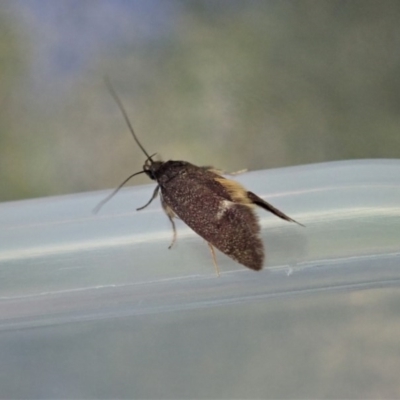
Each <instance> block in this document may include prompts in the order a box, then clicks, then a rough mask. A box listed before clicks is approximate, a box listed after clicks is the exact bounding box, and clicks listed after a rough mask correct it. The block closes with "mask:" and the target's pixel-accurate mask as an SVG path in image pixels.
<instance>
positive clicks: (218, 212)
mask: <svg viewBox="0 0 400 400" xmlns="http://www.w3.org/2000/svg"><path fill="white" fill-rule="evenodd" d="M107 85H108V88H109V91H110V93H111V95H112V97H113V98H114V100H115V102H116V103H117V105H118V107H119V109H120V111H121V113H122V115H123V117H124V119H125V121H126V123H127V125H128V128H129V130H130V132H131V134H132V136H133V139H134V140H135V142H136V144H137V145H138V146H139V148H140V149H141V150H142V152H143V153H144V154H145V156H146V160H145V163H144V165H143V170H142V171H139V172H136V173H134V174H132V175H130V176H129V177H128V178H127V179H125V180H124V181H123V182H122V183H121V184H120V185H119V186H118V187H117V188H116V189H115V190H114V191H113V192H112V193H111V194H110V195H109V196H107V197H106V198H105V199H104V200H103V201H101V202H100V203H99V204H98V205H97V207H96V208H95V209H94V211H95V212H98V211H99V210H100V208H101V207H102V206H103V205H104V204H105V203H106V202H107V201H108V200H110V199H111V197H113V196H114V195H115V194H116V193H117V192H118V190H119V189H121V188H122V186H124V185H125V184H126V183H127V182H128V181H129V180H130V179H131V178H133V177H134V176H136V175H139V174H143V173H144V174H146V175H147V176H148V177H149V178H150V179H152V180H154V181H156V182H157V186H156V187H155V189H154V192H153V195H152V196H151V198H150V200H149V201H148V202H147V203H146V204H145V205H144V206H142V207H139V208H137V210H138V211H139V210H143V209H144V208H146V207H147V206H148V205H150V203H151V202H152V201H153V200H154V199H155V198H156V197H157V196H158V195H159V196H160V198H161V205H162V208H163V210H164V211H165V213H166V215H167V217H168V218H169V220H170V222H171V225H172V230H173V238H172V242H171V244H170V246H169V248H171V247H172V246H173V244H174V243H175V241H176V237H177V233H176V226H175V222H174V218H179V219H181V220H182V221H184V222H185V223H186V225H188V226H189V227H190V228H191V229H192V230H193V231H194V232H196V233H197V234H198V235H199V236H201V237H202V238H203V239H204V240H205V241H206V242H207V243H208V246H209V248H210V251H211V255H212V259H213V263H214V267H215V269H216V272H217V275H219V270H218V265H217V261H216V256H215V250H214V247H215V248H217V249H218V250H220V251H221V252H222V253H224V254H226V255H227V256H229V257H230V258H232V259H233V260H235V261H237V262H238V263H240V264H242V265H244V266H245V267H247V268H250V269H252V270H254V271H259V270H261V269H262V267H263V264H264V258H265V252H264V246H263V243H262V240H261V237H260V225H259V222H258V218H257V215H256V213H255V211H254V208H255V206H258V207H261V208H263V209H264V210H267V211H269V212H271V213H272V214H274V215H276V216H277V217H279V218H282V219H283V220H285V221H288V222H294V223H296V224H298V225H301V226H304V225H302V224H300V223H299V222H297V221H295V220H294V219H292V218H290V217H289V216H287V215H286V214H284V213H283V212H282V211H280V210H278V209H277V208H275V207H274V206H272V205H271V204H269V203H267V202H266V201H265V200H263V199H262V198H260V197H259V196H257V195H256V194H254V193H253V192H250V191H248V190H247V189H246V188H245V187H243V186H242V185H241V184H240V183H238V182H236V181H234V180H231V179H227V178H225V177H224V176H223V175H222V174H221V173H220V172H219V171H218V170H216V169H214V168H213V167H209V166H205V167H199V166H197V165H194V164H191V163H189V162H187V161H172V160H170V161H165V162H164V161H154V160H153V157H154V155H155V154H153V155H149V154H148V153H147V151H146V150H145V148H144V147H143V146H142V144H141V143H140V142H139V140H138V138H137V136H136V134H135V132H134V130H133V127H132V125H131V123H130V121H129V118H128V115H127V113H126V111H125V108H124V106H123V104H122V102H121V101H120V99H119V97H118V96H117V94H116V92H115V91H114V89H113V87H112V86H111V84H110V83H109V82H107Z"/></svg>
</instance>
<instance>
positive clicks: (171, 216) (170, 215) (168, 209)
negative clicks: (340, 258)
mask: <svg viewBox="0 0 400 400" xmlns="http://www.w3.org/2000/svg"><path fill="white" fill-rule="evenodd" d="M161 205H162V208H163V209H164V211H165V214H167V217H168V219H169V220H170V221H171V224H172V231H173V232H174V233H173V236H172V242H171V244H170V245H169V246H168V249H170V248H171V247H172V246H173V245H174V243H175V242H176V236H177V235H176V226H175V222H174V218H175V217H176V214H175V213H174V211H173V210H172V208H171V207H170V206H169V205H168V204H167V203H166V202H165V201H164V199H163V198H161Z"/></svg>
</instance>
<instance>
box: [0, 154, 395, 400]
mask: <svg viewBox="0 0 400 400" xmlns="http://www.w3.org/2000/svg"><path fill="white" fill-rule="evenodd" d="M235 179H237V180H239V181H240V182H242V183H243V184H244V185H245V186H246V187H247V188H248V189H249V190H252V191H254V192H255V193H257V194H258V195H260V196H261V197H264V198H265V199H266V200H267V201H269V202H271V203H272V204H273V205H274V206H276V207H277V208H279V209H281V210H282V211H283V212H285V213H287V214H288V215H289V216H291V217H292V218H294V219H296V220H297V221H299V222H301V223H303V224H304V225H305V227H304V228H303V227H300V226H298V225H296V224H293V223H288V222H286V221H282V220H280V219H278V218H276V217H275V216H273V215H271V214H269V213H267V212H265V211H264V210H259V211H258V214H259V216H260V223H261V226H262V238H263V241H264V243H265V247H266V253H267V259H266V263H265V269H264V270H263V271H261V272H254V271H251V270H248V269H246V268H245V267H243V266H241V265H239V264H237V263H235V262H234V261H233V260H231V259H230V258H228V257H226V256H224V255H222V254H221V253H219V252H217V259H218V262H219V267H220V271H221V276H220V277H219V278H217V277H216V275H215V272H214V267H213V264H212V259H211V255H210V252H209V249H208V247H207V245H206V243H205V242H204V240H203V239H201V238H200V237H198V236H197V235H196V234H194V233H193V232H192V231H191V230H190V229H189V228H187V227H186V226H185V225H184V224H183V223H182V222H181V221H178V223H177V228H178V241H177V244H176V245H175V246H174V247H173V248H172V249H171V250H168V245H169V244H170V241H171V239H172V229H171V226H170V223H169V221H168V218H167V217H166V216H165V215H164V214H163V211H162V210H161V207H160V204H159V200H155V202H154V203H153V204H151V205H150V206H149V207H148V208H146V209H145V210H143V211H140V212H137V211H136V210H135V209H136V208H137V207H140V206H142V205H143V204H145V203H146V202H147V200H148V199H149V198H150V196H151V194H152V192H153V189H154V184H153V185H146V186H141V187H133V188H127V189H124V190H122V191H121V193H119V194H118V195H117V196H116V197H115V198H113V200H112V201H111V202H109V203H107V204H106V205H105V206H104V208H103V209H102V210H101V212H100V213H99V214H97V215H93V214H92V209H93V208H94V207H95V206H96V204H97V203H98V202H99V201H100V200H101V199H103V198H104V197H105V196H106V195H107V194H109V191H103V192H96V193H84V194H79V195H71V196H63V197H53V198H43V199H36V200H26V201H17V202H10V203H3V204H0V357H1V359H2V363H1V365H0V387H1V395H2V397H4V398H316V397H321V398H322V397H324V396H325V397H326V396H328V397H335V398H348V397H352V398H353V397H354V398H355V397H368V396H369V395H370V394H371V393H379V397H393V393H396V389H397V382H398V379H397V371H398V364H396V363H398V357H396V352H393V349H395V348H397V347H398V330H397V328H396V327H397V325H395V321H396V317H397V314H398V307H397V305H398V294H397V292H396V291H391V290H390V287H392V286H398V285H399V282H400V268H399V263H400V257H399V254H400V240H399V239H400V162H399V161H395V160H379V161H378V160H365V161H348V162H336V163H324V164H316V165H306V166H301V167H290V168H282V169H275V170H268V171H256V172H251V173H246V174H243V175H240V176H238V177H235ZM378 288H383V290H380V291H379V290H378ZM360 289H374V290H373V291H372V290H370V291H365V292H359V290H360ZM344 290H345V291H347V292H348V293H349V295H348V296H346V295H345V294H344V293H343V291H344ZM359 293H366V295H365V296H362V295H359ZM356 294H357V295H356ZM374 322H375V323H374ZM391 326H392V327H394V329H393V328H392V329H390V327H391ZM382 327H388V329H381V328H382ZM367 349H368V350H369V351H370V353H371V354H372V356H373V361H374V362H371V360H370V359H369V358H368V354H369V352H368V351H367ZM392 353H394V354H393V355H394V357H395V358H393V357H392ZM376 357H378V360H379V362H375V358H376ZM365 359H366V361H365V362H363V360H365ZM353 360H361V361H360V362H359V363H357V368H353V367H352V366H353ZM396 360H397V361H396ZM388 363H389V364H388ZM386 365H392V366H393V368H389V369H388V368H385V366H386ZM349 369H350V370H351V373H347V372H346V371H348V370H349ZM342 371H343V373H342ZM371 371H372V372H371ZM390 371H393V373H394V379H393V381H390ZM371 374H372V375H373V376H374V377H375V378H374V379H370V378H369V377H370V376H371ZM329 394H330V395H329Z"/></svg>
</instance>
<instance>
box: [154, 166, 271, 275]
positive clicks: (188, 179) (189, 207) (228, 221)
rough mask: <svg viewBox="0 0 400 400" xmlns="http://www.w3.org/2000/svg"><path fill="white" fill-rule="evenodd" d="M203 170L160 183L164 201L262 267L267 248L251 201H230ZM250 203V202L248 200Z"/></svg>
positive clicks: (238, 256)
mask: <svg viewBox="0 0 400 400" xmlns="http://www.w3.org/2000/svg"><path fill="white" fill-rule="evenodd" d="M206 178H207V177H204V175H202V174H196V173H188V174H182V175H179V176H176V177H174V179H171V180H170V181H168V182H167V183H166V184H163V185H161V192H162V196H163V199H164V201H165V203H166V204H167V205H168V206H169V207H170V208H171V209H172V210H173V211H174V213H175V214H176V215H178V217H179V218H180V219H182V220H183V221H184V222H185V223H186V224H187V225H188V226H189V227H190V228H191V229H193V230H194V231H195V232H196V233H197V234H198V235H200V236H201V237H202V238H204V239H205V240H206V241H207V242H209V243H211V244H212V245H213V246H215V247H216V248H217V249H218V250H220V251H222V252H223V253H224V254H226V255H227V256H229V257H231V258H233V259H234V260H236V261H237V262H239V263H240V264H243V265H244V266H246V267H248V268H251V269H254V270H260V269H261V268H262V266H263V262H264V248H263V244H262V241H261V238H260V236H259V233H260V227H259V223H258V219H257V216H256V215H255V212H254V210H253V208H252V206H251V205H250V204H241V203H236V202H234V201H231V199H230V197H229V196H226V190H225V191H224V190H222V191H221V188H220V187H219V185H215V182H214V181H213V179H209V178H207V179H206ZM249 203H250V202H249Z"/></svg>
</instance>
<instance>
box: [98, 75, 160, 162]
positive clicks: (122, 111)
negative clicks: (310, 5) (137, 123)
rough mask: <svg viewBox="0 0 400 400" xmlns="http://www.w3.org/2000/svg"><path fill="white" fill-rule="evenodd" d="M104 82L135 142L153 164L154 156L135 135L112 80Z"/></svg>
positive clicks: (106, 78) (107, 79) (106, 79)
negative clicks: (150, 154)
mask: <svg viewBox="0 0 400 400" xmlns="http://www.w3.org/2000/svg"><path fill="white" fill-rule="evenodd" d="M104 80H105V83H106V86H107V89H108V91H109V92H110V94H111V96H112V97H113V99H114V100H115V102H116V103H117V105H118V107H119V109H120V111H121V113H122V115H123V117H124V119H125V122H126V124H127V125H128V128H129V130H130V131H131V133H132V136H133V139H134V140H135V142H136V144H137V145H138V146H139V147H140V149H141V150H142V151H143V153H144V154H145V155H146V157H147V159H148V160H150V161H151V162H153V159H152V158H151V157H152V156H149V155H148V153H147V151H146V150H145V149H144V147H143V146H142V144H141V143H140V142H139V139H138V138H137V136H136V134H135V131H134V130H133V126H132V124H131V121H129V118H128V114H127V113H126V111H125V108H124V106H123V104H122V102H121V100H120V98H119V97H118V95H117V93H116V91H115V90H114V87H113V85H112V84H111V81H110V79H109V78H108V77H107V76H106V77H105V79H104Z"/></svg>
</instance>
